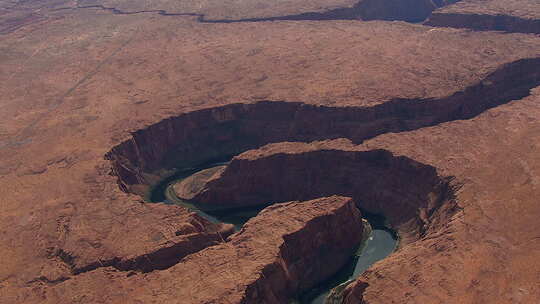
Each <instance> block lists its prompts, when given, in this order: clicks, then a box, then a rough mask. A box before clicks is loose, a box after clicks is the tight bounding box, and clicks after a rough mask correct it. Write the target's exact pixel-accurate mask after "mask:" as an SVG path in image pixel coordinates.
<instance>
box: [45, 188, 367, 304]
mask: <svg viewBox="0 0 540 304" xmlns="http://www.w3.org/2000/svg"><path fill="white" fill-rule="evenodd" d="M362 230H363V225H362V219H361V214H360V211H359V210H358V209H357V208H356V207H355V204H354V202H353V200H352V199H350V198H346V197H339V196H332V197H327V198H319V199H315V200H311V201H306V202H289V203H285V204H277V205H273V206H271V207H268V208H266V209H264V210H263V211H261V212H260V213H259V215H257V216H256V217H254V218H252V219H251V220H249V221H248V222H247V223H246V224H245V226H244V227H243V228H242V230H240V231H239V232H237V233H236V234H234V235H232V236H231V237H230V238H229V239H228V240H227V242H226V243H222V244H219V245H216V246H212V247H209V248H206V249H204V250H202V251H199V252H198V253H195V254H192V255H190V256H188V257H186V258H185V259H184V260H183V261H181V262H180V263H178V264H176V265H174V266H172V267H170V268H168V269H166V270H163V271H155V272H152V273H149V274H139V275H131V276H127V277H126V276H121V275H119V274H118V272H115V271H112V270H110V269H109V270H108V269H98V270H96V271H92V272H87V273H84V274H81V275H79V276H77V277H76V278H74V279H72V280H68V281H65V282H63V283H60V284H57V285H56V286H55V287H54V288H53V290H52V291H51V292H50V293H49V296H50V297H49V299H48V300H49V301H55V302H56V303H70V299H71V297H72V296H76V295H78V294H80V293H81V292H84V296H85V302H100V301H105V302H109V303H111V302H121V301H124V302H126V301H127V302H137V301H140V302H143V303H148V302H155V301H159V302H163V303H182V304H200V303H230V304H233V303H238V304H240V303H253V304H255V303H268V304H270V303H287V302H288V301H289V300H290V299H291V298H292V297H294V296H295V295H297V294H298V293H299V292H301V291H303V290H306V289H309V288H311V287H313V286H314V285H315V284H317V283H318V282H320V281H321V280H323V279H325V278H327V277H328V276H330V275H332V274H333V273H334V272H336V271H337V270H338V269H339V268H340V267H341V266H342V265H344V264H345V263H346V262H347V260H348V259H349V258H350V255H351V254H352V253H353V252H354V250H355V249H356V248H357V246H358V244H359V242H360V241H361V239H362ZM178 278H182V281H181V283H179V281H178ZM96 282H101V284H103V283H105V282H107V283H106V285H107V287H106V288H107V289H109V288H112V289H116V292H114V293H110V292H105V293H104V292H102V290H101V288H102V286H101V285H100V283H97V284H96ZM100 287H101V288H100Z"/></svg>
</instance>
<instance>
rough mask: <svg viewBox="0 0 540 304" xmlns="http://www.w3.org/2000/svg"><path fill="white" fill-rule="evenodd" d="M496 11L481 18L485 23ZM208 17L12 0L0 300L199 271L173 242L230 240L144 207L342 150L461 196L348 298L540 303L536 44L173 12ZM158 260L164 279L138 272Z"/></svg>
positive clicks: (0, 18) (3, 73) (83, 293)
mask: <svg viewBox="0 0 540 304" xmlns="http://www.w3.org/2000/svg"><path fill="white" fill-rule="evenodd" d="M215 2H216V1H213V2H212V3H215ZM218 2H220V3H222V5H221V4H219V5H221V6H222V7H219V8H218V6H216V12H224V14H223V16H218V15H215V16H214V17H212V16H211V12H210V10H212V7H205V6H204V5H203V7H202V9H205V10H207V12H202V13H203V14H206V15H205V16H206V18H211V17H212V18H214V19H212V20H218V21H219V19H220V18H222V19H227V20H228V21H231V20H235V19H239V18H266V17H272V16H277V17H279V16H287V15H289V14H293V15H302V14H304V13H309V12H315V13H324V12H328V11H331V10H333V9H339V8H351V7H352V6H351V5H354V2H351V1H340V2H337V1H336V2H332V3H330V2H328V1H324V3H323V2H320V1H310V2H309V3H306V2H305V1H304V2H300V1H289V2H288V3H290V4H291V5H290V6H286V5H280V3H283V2H282V1H280V2H279V3H278V2H272V1H234V3H231V2H227V1H226V2H223V1H218ZM263 2H264V3H263ZM468 2H470V3H472V1H468ZM484 2H485V3H486V5H485V6H484V8H483V9H482V5H479V6H477V8H478V9H479V10H478V12H477V13H478V15H482V14H484V15H489V14H491V13H490V11H491V10H492V9H491V7H492V6H491V5H487V3H488V1H484ZM201 3H203V2H200V1H197V2H189V1H181V2H179V1H168V0H163V1H120V0H118V1H108V0H107V1H97V0H96V1H94V0H92V1H87V0H85V1H71V0H42V1H26V0H5V1H0V62H1V67H2V68H1V69H0V83H1V84H2V85H0V96H1V97H0V207H1V212H0V234H1V235H2V237H1V238H0V260H2V261H3V263H2V267H0V298H1V299H2V301H5V302H7V303H38V302H47V301H48V302H52V303H54V302H56V299H59V298H62V299H64V300H65V301H68V302H70V303H74V302H75V303H76V302H82V303H89V302H92V299H91V298H90V297H89V296H87V294H88V295H92V294H94V291H95V290H99V294H100V297H103V298H108V297H114V296H118V291H119V290H124V289H123V288H125V290H129V289H130V288H134V286H137V285H136V284H135V285H133V284H127V283H126V285H124V283H118V284H116V283H114V284H113V283H111V282H131V281H125V279H126V277H127V276H128V275H129V278H130V280H134V281H133V282H137V283H138V284H140V285H141V286H142V284H141V283H143V282H145V280H146V279H147V278H149V276H150V275H151V274H153V273H154V272H155V273H158V272H161V270H159V269H161V268H167V267H169V268H167V269H165V270H162V271H165V272H166V271H168V269H171V268H170V266H171V265H175V263H178V262H179V261H180V260H182V259H185V258H186V257H185V256H184V255H185V254H187V253H188V252H185V251H180V250H178V249H179V248H177V247H176V245H175V242H180V243H183V241H184V240H186V241H187V242H190V240H191V239H190V236H192V235H194V236H198V237H200V239H199V240H197V241H194V244H197V246H196V247H197V248H196V249H195V248H193V249H194V250H193V251H196V250H199V249H202V247H205V246H209V245H213V244H215V238H217V237H218V236H219V234H218V232H220V231H223V232H224V233H225V232H226V230H227V227H220V226H217V225H213V224H211V223H209V222H206V221H204V220H201V219H199V218H198V217H196V216H194V215H192V214H190V213H189V212H187V211H186V210H183V209H182V208H181V207H175V206H166V205H163V204H154V205H153V204H148V203H145V202H144V199H143V197H142V196H138V195H137V194H146V193H147V191H148V188H149V187H150V186H152V185H153V184H154V183H155V182H157V181H158V180H159V179H160V178H161V177H164V176H168V175H169V174H171V173H172V172H173V171H174V170H175V169H178V168H183V167H186V166H187V167H190V166H193V165H197V164H198V163H201V162H205V161H210V160H212V159H213V158H214V157H221V156H233V155H236V154H239V153H242V152H244V151H246V150H248V149H257V148H259V147H261V146H263V145H266V144H268V143H272V142H274V143H277V142H282V141H307V142H311V141H315V140H317V141H326V140H329V139H337V138H343V137H345V138H348V139H350V140H351V141H352V142H353V144H355V145H357V144H362V142H364V141H366V140H368V139H369V141H368V142H367V143H365V144H362V147H363V148H365V151H370V150H376V151H379V150H385V151H389V152H388V153H391V154H392V155H393V157H395V158H400V157H405V158H406V159H410V160H411V163H419V164H422V166H425V167H428V168H429V167H430V168H434V169H433V170H436V172H437V175H438V176H445V177H449V176H455V177H456V178H455V179H454V181H456V182H460V183H463V185H464V187H463V188H461V190H460V191H459V192H458V193H456V197H457V202H458V204H459V207H460V209H462V211H459V212H457V213H448V214H453V215H452V217H451V218H444V217H443V218H441V220H440V221H439V220H433V221H432V222H431V224H430V225H429V226H427V227H429V228H428V230H427V231H425V232H424V233H423V234H419V235H420V236H422V235H423V236H422V237H421V238H420V239H419V240H417V241H416V242H413V243H410V244H408V245H406V246H403V247H402V248H401V249H400V251H398V252H397V253H396V254H394V255H392V256H391V257H389V258H388V259H387V260H385V261H381V262H380V263H378V264H376V265H375V266H374V267H373V268H372V269H371V270H370V271H368V272H367V273H366V274H365V276H364V277H362V278H361V280H360V281H359V282H364V283H365V284H360V283H358V284H355V285H351V287H350V288H351V289H350V290H351V291H352V292H351V293H350V295H353V294H355V295H358V297H356V298H353V297H352V296H350V297H349V296H348V300H347V301H349V303H350V302H354V301H359V297H360V296H362V297H363V298H364V299H366V301H367V302H369V303H389V302H390V303H392V302H393V303H403V302H411V303H433V302H435V303H453V302H456V303H475V302H484V303H520V301H521V302H522V303H534V302H535V301H536V299H538V298H540V292H539V290H538V286H537V285H536V284H535V282H537V281H538V280H537V274H538V273H540V271H539V269H538V263H537V261H538V252H539V249H540V248H538V235H537V231H538V229H539V227H538V221H537V219H538V216H539V214H538V212H539V209H538V206H537V205H538V204H537V203H536V201H535V198H536V197H538V196H539V190H538V187H537V182H536V180H537V179H538V178H537V177H538V175H539V172H540V169H539V168H538V164H539V163H540V160H538V159H537V155H539V154H538V146H537V144H536V143H537V142H538V141H539V139H538V138H537V134H539V132H540V131H539V130H538V126H539V125H540V124H539V123H538V119H537V118H538V117H539V116H540V114H539V113H537V112H538V107H537V105H538V91H537V89H534V88H535V87H537V86H538V78H537V77H538V76H537V71H538V67H537V58H538V57H540V38H539V37H537V36H536V35H530V34H519V33H497V32H486V31H470V30H467V29H464V30H462V29H455V28H443V27H430V26H425V25H421V24H409V23H405V22H385V21H371V22H362V21H358V20H325V21H321V20H317V21H315V20H297V21H278V20H276V21H274V22H255V21H254V22H235V23H208V22H202V20H201V19H200V18H201V15H200V13H201V12H196V13H195V14H190V13H187V12H185V11H184V13H187V15H186V14H183V12H182V11H183V9H182V11H180V10H178V11H172V10H171V11H169V8H168V6H171V7H172V6H175V5H192V4H195V6H196V5H197V4H201ZM208 3H210V2H208ZM497 3H502V2H497ZM203 4H204V3H203ZM229 4H230V5H231V8H230V9H228V10H225V9H222V8H224V7H226V6H229ZM435 4H436V6H441V5H443V4H444V3H442V1H435ZM130 5H131V6H130ZM216 5H217V4H216ZM504 5H505V6H506V7H507V8H509V9H506V11H505V12H503V14H506V15H513V14H514V13H510V10H514V11H515V12H516V17H519V18H523V19H527V18H526V16H525V15H524V14H523V13H522V12H521V10H523V9H524V8H525V10H527V11H528V13H527V15H531V16H533V17H534V15H537V14H538V10H537V6H536V3H534V2H531V1H527V0H513V1H505V2H504ZM83 6H88V8H82V7H83ZM108 6H110V7H111V8H112V9H107V7H108ZM123 6H125V7H123ZM239 6H240V7H239ZM254 6H258V7H254ZM103 7H105V8H103ZM114 7H116V10H124V11H123V12H124V13H122V12H115V9H114ZM195 8H197V7H195ZM448 8H450V6H448ZM138 10H144V11H138ZM482 10H483V11H482ZM167 12H171V13H179V15H170V14H169V15H167V14H168V13H167ZM230 12H233V13H235V14H236V13H237V14H238V15H232V14H230ZM126 13H130V14H126ZM225 13H226V14H225ZM270 13H271V14H270ZM274 13H275V15H274ZM314 16H316V15H310V16H307V17H306V18H308V19H309V18H312V19H314ZM318 16H319V17H320V15H318ZM458 17H459V16H458ZM456 18H457V17H456ZM534 18H536V17H534ZM534 18H533V19H534ZM448 22H449V21H448ZM449 23H450V22H449ZM449 23H448V24H447V25H449ZM488 29H489V28H488ZM508 67H510V69H508ZM501 71H502V72H501ZM498 72H499V73H498ZM493 75H494V76H493ZM531 90H532V91H531ZM531 92H532V93H531ZM462 98H464V99H462ZM264 100H270V102H260V101H264ZM231 109H234V110H231ZM267 115H272V117H274V118H273V120H274V121H273V120H271V119H268V118H267V117H266V116H267ZM276 120H277V122H276ZM445 122H446V123H445ZM388 132H395V133H396V134H389V133H388ZM375 136H379V137H375ZM239 137H243V138H244V139H245V141H241V140H238V138H239ZM363 148H362V149H363ZM340 149H341V148H340ZM354 149H355V150H356V148H354ZM359 149H360V148H359ZM105 155H106V157H107V158H108V159H105V158H104V156H105ZM422 166H421V167H422ZM390 173H391V172H390ZM438 214H446V213H445V212H442V210H441V209H440V208H439V213H438ZM433 219H435V218H433ZM199 224H201V225H199ZM177 231H180V235H176V232H177ZM225 234H226V233H225ZM183 244H187V243H183ZM188 247H189V246H188ZM165 249H167V250H165ZM163 250H165V252H166V253H167V254H164V255H165V256H167V259H166V261H168V262H167V263H166V264H164V265H160V266H159V267H158V268H156V269H154V271H152V272H151V273H148V274H147V275H140V274H138V275H133V274H134V273H139V272H141V271H149V270H152V269H153V267H150V269H148V268H146V266H144V265H150V263H147V264H144V261H145V260H146V257H152V256H153V257H155V259H154V260H153V261H154V262H158V261H160V260H161V259H160V258H158V257H159V256H160V255H161V254H159V255H158V254H157V253H164V251H163ZM177 250H178V251H177ZM169 254H170V255H169ZM188 256H189V255H188ZM120 261H123V262H122V263H120ZM124 262H126V263H125V264H124ZM107 265H110V266H107ZM124 265H126V266H125V269H132V270H129V271H123V270H122V268H123V267H124ZM95 267H98V268H95ZM115 267H116V268H115ZM173 267H174V266H173ZM94 268H95V269H94ZM92 269H93V270H92ZM76 273H78V274H76ZM518 274H519V275H518ZM167 280H170V281H168V283H170V284H171V285H174V286H178V285H181V284H182V282H183V280H182V278H181V277H179V276H174V277H173V276H170V277H167ZM157 281H159V279H156V283H155V284H156V285H158V283H157ZM396 282H397V283H396ZM161 283H162V282H161ZM69 284H73V285H69ZM152 284H154V283H152ZM366 284H368V285H366ZM357 285H361V286H363V287H362V288H356V287H355V286H357ZM60 286H71V287H72V288H66V289H61V288H60ZM364 287H365V288H364ZM198 288H199V289H197V290H198V291H199V292H201V293H203V291H205V290H206V288H205V286H204V284H203V283H201V285H200V286H198ZM381 291H382V292H381ZM385 291H391V292H385ZM69 292H74V293H75V292H76V294H73V293H71V294H70V293H69ZM194 292H195V291H194ZM68 295H69V299H68ZM122 300H125V299H122V298H117V301H118V302H122V303H123V302H125V301H122Z"/></svg>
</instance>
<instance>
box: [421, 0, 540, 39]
mask: <svg viewBox="0 0 540 304" xmlns="http://www.w3.org/2000/svg"><path fill="white" fill-rule="evenodd" d="M425 24H427V25H431V26H443V27H444V26H446V27H456V28H470V29H474V30H483V31H486V30H489V31H506V32H518V33H535V34H540V2H538V1H536V0H521V1H505V0H462V1H459V2H457V3H456V4H453V5H450V6H447V7H442V8H439V9H437V10H435V11H434V12H433V14H432V15H431V16H430V17H429V20H427V21H426V22H425Z"/></svg>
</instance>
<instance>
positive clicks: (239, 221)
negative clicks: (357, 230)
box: [148, 162, 398, 304]
mask: <svg viewBox="0 0 540 304" xmlns="http://www.w3.org/2000/svg"><path fill="white" fill-rule="evenodd" d="M225 164H227V162H222V163H212V164H208V165H204V166H201V167H198V168H190V169H186V170H182V171H180V172H178V173H177V174H174V175H172V176H170V177H168V178H166V179H164V180H163V181H161V182H160V183H159V184H158V185H156V186H155V187H154V188H153V189H152V191H151V192H150V195H149V197H148V199H149V201H151V202H164V203H166V204H177V205H181V206H184V207H186V208H188V209H190V210H192V211H194V212H196V213H198V214H199V215H201V216H202V217H204V218H206V219H208V220H209V221H211V222H215V223H228V224H233V225H234V226H235V230H239V229H240V228H241V227H242V225H243V224H244V223H245V222H247V221H248V220H249V219H250V218H252V217H254V216H256V215H257V214H258V213H259V212H260V211H261V210H262V209H264V208H265V207H267V206H258V207H256V208H254V207H251V208H240V209H228V210H220V211H211V212H205V211H203V210H200V209H199V208H197V206H196V204H193V203H190V202H189V201H185V200H182V199H180V198H178V197H177V196H176V194H175V193H174V190H173V186H174V184H176V183H177V182H179V181H180V180H182V179H185V178H187V177H189V176H191V175H193V174H195V173H197V172H199V171H201V170H204V169H209V168H212V167H216V166H222V165H225ZM362 216H363V217H364V218H365V219H366V220H367V221H368V223H369V225H370V226H371V229H370V230H371V231H370V234H369V236H368V237H367V239H366V241H365V242H362V244H361V245H360V247H359V248H358V250H357V251H356V253H355V254H354V255H352V256H351V258H350V260H349V261H348V262H347V264H346V265H344V266H343V267H342V268H341V269H340V270H339V271H338V272H337V273H336V274H334V275H333V276H332V277H330V278H327V279H326V280H325V281H323V282H321V283H320V284H318V285H317V286H316V287H314V288H312V289H311V290H308V291H306V292H304V293H303V294H301V295H300V296H299V297H298V298H297V299H296V300H293V301H292V302H291V303H299V304H324V303H325V299H326V297H327V295H328V294H329V292H330V291H331V290H332V289H333V288H334V287H336V286H338V285H340V284H342V283H344V282H347V281H349V280H352V279H355V278H357V277H358V276H360V275H361V274H362V273H363V272H364V271H366V270H367V269H368V268H369V267H370V266H371V265H373V264H374V263H375V262H377V261H379V260H382V259H384V258H385V257H387V256H388V255H390V254H391V253H392V252H393V251H394V250H395V249H396V247H397V244H398V238H397V235H396V233H395V232H394V231H393V230H392V229H390V228H388V227H387V226H386V225H385V219H384V217H382V216H379V215H375V214H369V213H366V212H365V211H362Z"/></svg>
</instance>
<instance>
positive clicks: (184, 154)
mask: <svg viewBox="0 0 540 304" xmlns="http://www.w3.org/2000/svg"><path fill="white" fill-rule="evenodd" d="M538 84H540V58H530V59H524V60H518V61H515V62H512V63H510V64H507V65H505V66H503V67H501V68H500V69H498V70H497V71H495V72H493V73H492V74H490V75H489V76H488V77H486V78H485V79H484V80H482V81H480V82H478V83H477V84H475V85H472V86H470V87H469V88H467V89H465V90H464V91H463V92H457V93H455V94H453V95H451V96H448V97H447V98H442V99H438V100H437V99H395V100H391V101H388V102H385V103H381V104H379V105H375V106H372V107H348V108H347V107H321V106H311V105H307V104H302V103H294V102H269V101H267V102H258V103H254V104H233V105H228V106H223V107H218V108H213V109H208V110H201V111H196V112H192V113H189V114H185V115H181V116H178V117H172V118H169V119H166V120H163V121H161V122H159V123H157V124H154V125H151V126H149V127H148V128H145V129H142V130H139V131H137V132H135V133H134V134H133V138H132V139H130V140H127V141H125V142H123V143H121V144H119V145H117V146H115V147H114V148H113V149H112V150H111V151H110V152H109V153H108V154H107V156H106V157H107V158H108V159H110V160H111V161H112V164H113V170H114V171H113V174H114V175H116V176H118V183H119V185H120V187H121V188H122V189H123V190H124V191H128V192H134V190H133V189H131V188H132V186H133V185H144V184H146V185H149V184H152V183H154V182H155V181H157V180H158V179H159V176H160V175H163V174H166V172H167V171H166V169H167V168H169V169H172V168H174V167H180V168H182V167H190V166H193V165H197V164H200V163H203V162H205V161H208V160H209V159H215V158H220V157H224V156H232V155H235V154H238V153H241V152H243V151H246V150H248V149H251V148H256V147H259V146H262V145H264V144H267V143H271V142H280V141H313V140H319V139H327V138H340V137H345V138H349V139H351V140H352V141H353V142H355V143H359V142H361V141H362V140H365V139H367V138H371V137H374V136H377V135H379V134H382V133H386V132H401V131H407V130H414V129H418V128H421V127H425V126H430V125H434V124H437V123H441V122H445V121H450V120H457V119H467V118H471V117H474V116H475V115H478V114H479V113H481V112H483V111H485V110H486V109H489V108H492V107H495V106H497V105H500V104H504V103H507V102H509V101H511V100H513V99H520V98H523V97H525V96H527V95H528V94H529V90H530V89H531V88H532V87H535V86H537V85H538ZM139 189H141V188H139ZM142 189H144V188H142Z"/></svg>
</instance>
